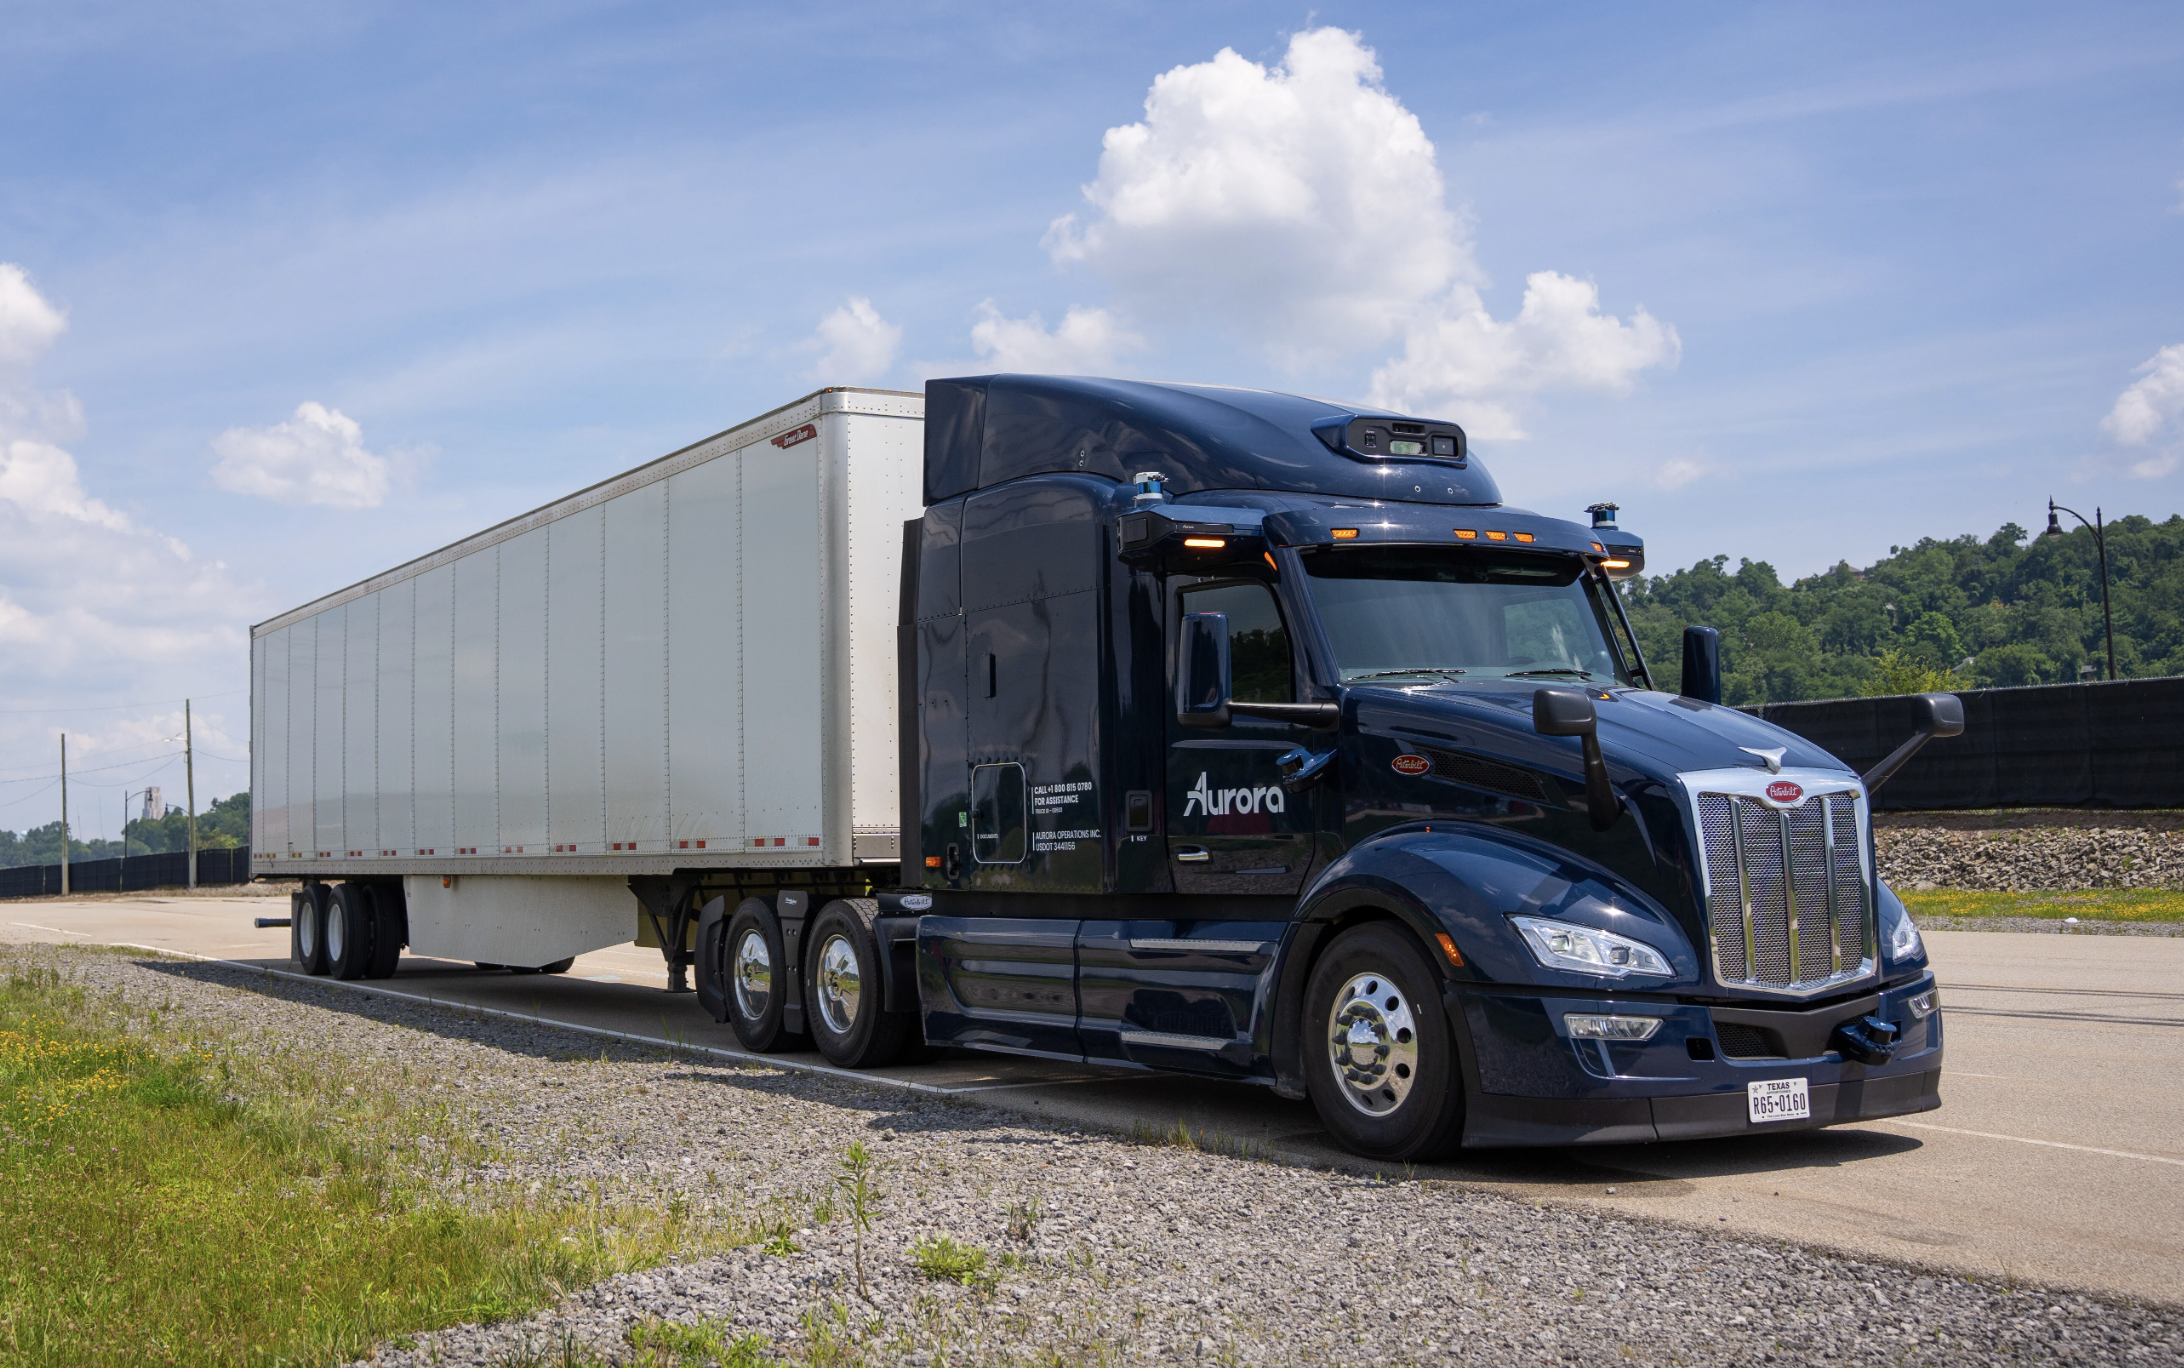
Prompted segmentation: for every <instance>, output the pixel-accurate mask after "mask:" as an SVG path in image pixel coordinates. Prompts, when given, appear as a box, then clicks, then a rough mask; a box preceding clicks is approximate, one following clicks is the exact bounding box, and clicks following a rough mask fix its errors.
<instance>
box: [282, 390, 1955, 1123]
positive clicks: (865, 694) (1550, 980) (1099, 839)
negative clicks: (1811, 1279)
mask: <svg viewBox="0 0 2184 1368" xmlns="http://www.w3.org/2000/svg"><path fill="white" fill-rule="evenodd" d="M1587 511H1588V513H1589V515H1590V516H1589V517H1588V518H1587V519H1584V520H1567V519H1560V518H1554V517H1548V516H1543V515H1540V514H1537V513H1531V512H1526V511H1523V510H1520V509H1516V508H1512V507H1509V506H1507V505H1506V504H1505V503H1504V502H1503V501H1502V497H1501V494H1500V491H1499V488H1498V486H1497V485H1496V483H1495V481H1494V478H1493V476H1492V475H1491V474H1490V473H1489V472H1488V471H1487V469H1486V468H1485V466H1484V465H1483V464H1482V462H1481V461H1480V460H1479V458H1478V457H1477V456H1475V455H1474V454H1473V453H1472V452H1471V450H1470V447H1469V443H1468V441H1467V439H1466V436H1465V434H1464V432H1463V430H1462V428H1461V427H1460V426H1459V425H1457V424H1454V423H1450V422H1445V421H1438V420H1433V419H1427V418H1419V417H1413V416H1407V415H1402V414H1396V413H1389V412H1383V411H1378V410H1374V409H1370V408H1363V407H1356V406H1348V405H1342V404H1336V403H1330V402H1325V401H1321V400H1316V399H1308V398H1302V397H1298V396H1294V395H1287V394H1278V393H1271V392H1266V391H1260V390H1251V389H1241V388H1232V387H1223V386H1213V385H1191V384H1169V383H1155V382H1144V381H1123V380H1107V379H1090V378H1065V377H1052V376H1027V375H994V376H983V377H970V378H957V379H942V380H934V381H931V382H929V383H928V384H927V385H926V387H925V390H924V392H923V393H922V394H916V393H901V392H894V391H884V390H872V389H856V388H832V389H826V390H822V391H820V392H818V393H816V394H812V395H809V396H807V397H805V398H803V399H801V400H798V401H797V402H796V403H793V404H790V405H787V406H786V407H783V408H780V409H777V410H775V411H773V412H771V413H768V414H765V415H763V416H761V417H759V418H757V419H754V420H752V421H751V422H748V423H745V424H743V425H741V426H739V427H736V428H732V429H730V430H728V431H726V432H723V433H720V434H718V435H716V436H713V437H711V438H708V439H706V440H705V441H703V442H700V443H697V444H696V445H694V446H691V447H688V448H685V449H683V450H681V451H677V452H674V453H672V454H670V455H668V456H665V457H662V458H661V459H659V460H657V461H654V462H652V463H650V464H648V465H644V466H640V467H638V468H637V469H635V470H632V471H629V472H628V473H626V474H623V475H620V476H617V477H615V478H613V479H611V480H608V481H605V482H603V483H601V484H598V485H594V486H592V487H591V488H588V489H585V490H582V491H579V492H578V493H576V494H572V495H570V496H569V497H567V498H565V499H562V500H560V501H558V502H556V503H552V504H549V505H547V506H546V507H543V508H540V509H538V510H536V511H534V512H531V513H528V514H525V515H524V516H522V517H519V518H515V519H512V520H510V521H508V522H506V523H502V524H500V525H499V526H496V527H493V528H490V529H488V530H486V531H484V532H481V533H479V534H477V535H476V536H473V537H471V538H468V539H467V540H464V541H461V542H458V543H456V544H454V545H452V546H449V547H446V548H444V549H442V550H439V551H436V552H433V553H432V554H430V555H427V556H424V557H421V558H419V559H417V560H414V561H411V562H409V563H407V564H405V565H402V566H399V567H397V568H395V569H393V570H390V571H388V572H386V573H384V574H382V575H378V576H375V577H373V578H372V579H369V580H366V581H364V582H362V583H360V584H356V585H352V586H350V587H349V588H346V589H342V590H340V591H338V592H335V593H332V594H329V595H327V596H325V597H323V598H320V599H317V600H315V601H313V602H311V603H308V604H305V605H303V606H302V607H299V608H297V609H295V610H293V611H291V612H288V613H284V614H282V615H280V616H279V617H276V618H273V619H271V620H270V621H267V622H264V623H261V624H259V625H258V626H257V627H255V628H254V629H253V630H252V636H251V669H252V746H251V766H252V791H253V794H254V800H255V801H254V807H253V822H254V831H253V841H252V857H251V858H252V861H253V865H254V871H253V872H254V874H255V875H256V876H257V877H261V878H268V879H286V880H293V881H295V882H296V885H297V886H296V888H295V890H294V891H293V894H292V909H291V916H290V918H289V920H290V924H291V931H290V934H291V944H292V951H293V954H294V957H295V960H296V963H297V965H298V966H299V967H300V968H301V969H302V970H304V971H305V972H307V973H312V974H330V975H334V976H337V977H344V978H360V977H373V976H385V975H388V974H391V973H393V972H394V971H395V969H396V968H397V966H398V963H399V959H400V956H401V955H402V953H403V952H404V951H405V950H407V951H408V953H410V954H411V955H413V956H426V957H436V958H438V959H442V960H448V959H452V960H457V961H471V962H475V963H477V964H479V965H481V966H483V967H486V968H489V969H495V970H499V969H507V970H510V971H513V972H518V973H535V972H544V973H552V972H558V971H561V970H565V969H566V968H568V966H569V965H570V963H571V961H572V960H573V958H574V957H575V956H577V955H579V954H582V953H585V952H586V951H589V950H593V949H597V948H601V947H605V946H608V945H613V944H619V943H624V942H627V941H630V940H631V939H633V938H634V939H635V940H636V941H637V942H638V943H639V944H644V945H653V946H657V947H659V948H660V951H661V953H662V955H663V957H664V959H665V962H666V965H667V968H668V973H669V990H670V991H684V992H689V993H691V994H692V995H693V998H694V1001H695V1003H696V1004H697V1005H698V1006H699V1007H701V1008H702V1009H703V1010H704V1011H705V1012H707V1013H708V1014H709V1015H711V1016H712V1017H713V1019H714V1020H715V1021H718V1022H724V1023H726V1024H728V1025H729V1026H730V1027H732V1029H733V1031H734V1033H735V1035H736V1037H737V1038H738V1039H739V1040H740V1041H741V1042H742V1044H743V1045H744V1046H745V1047H746V1048H747V1049H749V1050H751V1051H755V1052H761V1053H764V1052H774V1051H786V1050H795V1049H809V1048H816V1049H817V1050H818V1051H819V1052H820V1053H821V1054H822V1055H824V1056H825V1057H826V1058H827V1059H828V1060H830V1061H832V1062H833V1063H835V1064H836V1065H839V1066H843V1067H847V1068H856V1069H862V1068H876V1067H881V1066H885V1065H888V1064H890V1063H893V1062H896V1061H899V1060H901V1059H903V1058H904V1057H905V1056H906V1054H908V1053H909V1052H913V1051H918V1050H924V1049H935V1048H939V1049H966V1050H984V1051H999V1052H1002V1053H1006V1054H1012V1055H1024V1056H1032V1057H1036V1058H1040V1059H1048V1060H1055V1061H1062V1062H1065V1063H1067V1064H1070V1065H1076V1066H1083V1065H1087V1064H1090V1065H1102V1066H1108V1067H1112V1068H1115V1069H1121V1070H1147V1071H1157V1072H1164V1073H1180V1074H1189V1075H1195V1076H1198V1077H1203V1078H1211V1079H1221V1080H1228V1081H1233V1082H1236V1083H1241V1084H1254V1085H1261V1086H1265V1087H1268V1088H1271V1089H1272V1090H1273V1091H1274V1092H1275V1093H1277V1094H1278V1095H1280V1096H1283V1097H1287V1098H1292V1099H1306V1098H1308V1099H1310V1101H1311V1103H1312V1105H1313V1106H1314V1108H1315V1109H1316V1111H1317V1113H1318V1115H1319V1117H1320V1119H1321V1121H1322V1122H1323V1124H1324V1125H1325V1127H1326V1129H1327V1130H1328V1131H1329V1132H1330V1133H1331V1135H1332V1136H1333V1137H1334V1138H1335V1139H1336V1140H1337V1141H1338V1142H1339V1143H1341V1144H1342V1145H1344V1146H1346V1147H1348V1148H1349V1149H1351V1150H1352V1151H1354V1152H1356V1153H1359V1154H1362V1155H1365V1156H1369V1157H1373V1158H1378V1159H1386V1160H1402V1161H1413V1160H1421V1159H1430V1158H1433V1157H1436V1156H1444V1155H1446V1154H1448V1153H1450V1152H1452V1151H1453V1150H1455V1149H1457V1148H1459V1147H1462V1146H1507V1145H1563V1144H1585V1143H1594V1144H1597V1143H1618V1142H1634V1141H1655V1140H1674V1139H1683V1138H1692V1137H1702V1136H1722V1135H1738V1134H1745V1133H1755V1132H1756V1133H1771V1132H1777V1131H1790V1130H1797V1129H1802V1128H1807V1127H1814V1126H1825V1125H1830V1124H1837V1123H1842V1122H1849V1121H1860V1120H1870V1119H1874V1118H1878V1117H1885V1116H1894V1115H1900V1114H1905V1113H1911V1112H1917V1111H1922V1110H1927V1109H1931V1108H1934V1107H1936V1106H1938V1105H1939V1096H1938V1084H1939V1080H1940V1071H1941V1062H1942V1015H1941V1012H1940V1010H1939V999H1938V994H1937V990H1936V986H1935V979H1934V975H1933V973H1932V972H1931V969H1930V967H1929V965H1928V962H1927V957H1926V953H1925V950H1924V947H1923V945H1922V944H1921V942H1920V938H1919V935H1918V932H1917V929H1916V928H1915V927H1914V926H1913V924H1912V922H1911V920H1910V918H1909V917H1908V916H1907V915H1906V913H1905V910H1904V908H1903V905H1902V904H1901V903H1900V902H1899V901H1898V900H1897V898H1896V897H1895V895H1894V894H1893V893H1891V892H1890V890H1889V889H1888V887H1887V886H1886V884H1885V883H1884V882H1883V881H1882V880H1881V879H1880V877H1879V876H1878V873H1877V871H1876V869H1875V864H1874V853H1873V834H1872V819H1871V793H1872V791H1873V789H1874V788H1875V787H1876V786H1877V785H1878V784H1880V783H1881V782H1883V781H1884V780H1885V779H1886V778H1887V777H1888V775H1889V774H1891V773H1893V772H1894V770H1895V769H1896V768H1897V767H1899V766H1900V765H1901V764H1902V763H1903V762H1904V761H1905V760H1906V759H1908V758H1909V756H1910V755H1911V754H1912V753H1913V752H1914V751H1915V750H1916V749H1917V748H1918V746H1919V745H1920V744H1922V743H1923V742H1924V740H1925V739H1927V738H1928V737H1930V736H1934V735H1949V734H1953V732H1954V731H1955V730H1958V729H1961V726H1962V714H1961V709H1960V707H1959V705H1958V700H1956V699H1955V698H1954V697H1952V696H1950V695H1946V694H1937V695H1929V696H1926V697H1923V698H1921V699H1919V700H1917V709H1918V715H1919V718H1920V726H1919V728H1918V730H1917V732H1916V733H1915V734H1914V735H1912V736H1911V737H1909V738H1906V739H1905V741H1904V743H1903V745H1901V746H1900V747H1898V749H1897V751H1896V753H1895V754H1893V755H1891V756H1890V757H1889V758H1888V759H1887V760H1885V761H1883V762H1882V763H1881V765H1880V766H1878V767H1876V768H1875V769H1874V770H1873V771H1871V772H1869V773H1867V774H1865V775H1860V774H1857V773H1855V772H1853V771H1852V770H1851V769H1849V768H1848V767H1847V766H1845V765H1844V764H1843V763H1842V762H1841V761H1840V760H1838V759H1836V758H1835V757H1834V756H1832V755H1830V754H1828V753H1826V752H1825V751H1822V750H1820V749H1818V748H1816V747H1815V746H1813V745H1812V744H1810V743H1808V742H1806V741H1804V740H1802V739H1800V738H1799V737H1797V736H1795V735H1793V734H1791V733H1789V732H1787V731H1784V730H1782V729H1780V728H1778V727H1775V726H1772V725H1770V724H1768V723H1767V722H1765V721H1763V720H1761V719H1759V718H1757V717H1753V716H1750V715H1748V714H1746V713H1743V712H1740V711H1737V710H1736V709H1734V708H1729V707H1725V706H1723V705H1722V703H1721V673H1720V665H1719V652H1718V646H1719V642H1718V638H1717V637H1715V636H1714V635H1713V634H1712V633H1711V631H1710V630H1709V629H1707V628H1704V627H1693V628H1690V629H1687V630H1686V632H1685V636H1684V640H1683V643H1682V645H1683V659H1682V660H1681V662H1680V664H1681V675H1680V677H1679V678H1678V679H1677V680H1676V681H1675V683H1674V685H1673V686H1671V685H1670V684H1669V682H1668V681H1667V680H1665V679H1662V678H1660V677H1658V676H1657V674H1656V668H1657V667H1656V666H1655V665H1653V664H1651V663H1649V662H1648V661H1647V660H1646V659H1645V658H1644V655H1643V653H1642V652H1641V651H1640V649H1639V644H1638V640H1637V638H1636V636H1635V634H1634V633H1633V632H1632V630H1631V625H1630V622H1629V620H1628V618H1627V615H1626V613H1625V611H1624V606H1623V603H1622V599H1621V597H1620V595H1619V593H1618V589H1617V585H1618V584H1619V583H1620V582H1621V581H1623V580H1625V579H1628V578H1629V577H1631V576H1633V575H1636V574H1638V573H1640V572H1641V571H1642V570H1643V568H1644V565H1645V558H1644V557H1645V548H1644V541H1643V539H1642V538H1640V537H1638V536H1636V535H1633V534H1632V533H1629V532H1627V531H1625V530H1624V529H1623V528H1622V527H1621V526H1620V525H1619V523H1618V521H1617V517H1618V512H1619V510H1618V509H1617V507H1616V505H1614V504H1612V503H1605V502H1603V503H1599V504H1595V505H1593V506H1592V507H1591V508H1590V509H1588V510H1587Z"/></svg>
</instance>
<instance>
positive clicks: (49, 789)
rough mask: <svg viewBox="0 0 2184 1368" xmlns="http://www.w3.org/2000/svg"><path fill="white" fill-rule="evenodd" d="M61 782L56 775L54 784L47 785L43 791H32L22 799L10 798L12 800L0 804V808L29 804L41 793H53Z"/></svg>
mask: <svg viewBox="0 0 2184 1368" xmlns="http://www.w3.org/2000/svg"><path fill="white" fill-rule="evenodd" d="M60 782H61V781H60V777H59V776H58V775H56V776H55V777H54V779H53V782H52V783H50V784H47V785H46V786H45V787H44V788H42V789H32V790H31V791H30V792H29V793H26V794H24V795H23V796H22V797H20V798H10V799H8V801H6V802H5V803H0V808H11V807H14V806H15V805H16V804H17V803H27V802H29V801H30V800H31V799H33V798H35V797H37V796H38V795H39V794H41V793H50V792H52V791H53V789H54V788H55V787H57V786H58V785H59V784H60Z"/></svg>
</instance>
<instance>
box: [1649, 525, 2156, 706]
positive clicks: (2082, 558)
mask: <svg viewBox="0 0 2184 1368" xmlns="http://www.w3.org/2000/svg"><path fill="white" fill-rule="evenodd" d="M2107 533H2108V574H2109V595H2110V599H2111V601H2112V605H2113V607H2114V610H2115V618H2116V667H2117V672H2118V674H2119V675H2120V676H2121V677H2122V678H2125V679H2130V678H2133V677H2138V676H2145V675H2169V674H2184V516H2174V515H2172V516H2171V517H2170V518H2169V519H2168V520H2167V521H2166V522H2160V523H2156V522H2153V521H2150V520H2149V519H2146V518H2142V517H2126V518H2122V519H2119V520H2117V521H2116V522H2113V523H2110V524H2109V525H2108V529H2107ZM1889 550H1890V555H1889V556H1888V557H1887V559H1885V560H1882V561H1879V562H1876V563H1875V564H1873V565H1871V566H1868V567H1867V568H1865V569H1863V570H1854V569H1852V568H1851V567H1850V565H1849V564H1848V563H1847V562H1846V563H1842V564H1838V565H1837V566H1836V567H1835V568H1834V569H1832V570H1829V571H1826V572H1824V573H1822V574H1818V575H1814V576H1811V577H1810V578H1807V579H1801V580H1799V581H1797V582H1796V583H1794V584H1789V585H1785V584H1783V583H1782V582H1781V581H1780V580H1779V579H1778V578H1777V577H1776V575H1775V571H1774V568H1773V567H1772V566H1770V565H1768V564H1767V563H1766V562H1764V561H1749V560H1747V561H1743V562H1740V563H1739V565H1738V567H1737V568H1736V569H1735V570H1733V571H1732V570H1730V569H1729V568H1728V559H1729V558H1728V557H1726V556H1716V557H1714V558H1713V559H1712V560H1705V561H1700V562H1699V563H1698V564H1697V565H1694V566H1692V567H1691V568H1690V569H1688V570H1678V571H1675V572H1674V573H1672V574H1667V575H1657V576H1641V577H1639V578H1638V579H1635V580H1632V581H1630V582H1629V583H1628V584H1626V585H1625V586H1624V601H1625V603H1626V604H1627V605H1628V606H1629V609H1630V615H1631V621H1632V623H1633V625H1634V626H1635V627H1636V628H1637V630H1638V639H1639V644H1640V645H1641V646H1642V647H1643V648H1644V650H1645V653H1646V660H1647V661H1648V662H1649V663H1650V664H1651V665H1652V666H1653V668H1654V671H1655V673H1656V675H1657V677H1658V679H1659V681H1660V682H1661V683H1662V684H1663V685H1664V686H1665V687H1667V688H1670V689H1673V688H1675V687H1676V685H1677V678H1678V670H1679V663H1680V662H1681V660H1682V658H1683V648H1682V645H1681V640H1680V638H1681V636H1682V633H1683V629H1684V627H1685V625H1686V624H1689V623H1703V624H1704V625H1706V626H1709V627H1715V628H1719V629H1720V631H1721V649H1722V675H1723V679H1722V695H1723V701H1724V702H1727V703H1769V702H1783V701H1787V700H1790V699H1799V698H1843V697H1848V696H1851V695H1856V694H1872V693H1899V692H1912V691H1916V690H1921V689H1929V688H1951V687H1954V688H1985V687H1991V686H1997V685H2011V684H2054V683H2058V682H2065V681H2073V680H2076V679H2077V678H2079V667H2080V666H2081V665H2094V666H2097V667H2098V668H2099V671H2100V676H2101V677H2106V675H2107V655H2106V649H2105V647H2104V645H2103V641H2102V634H2101V591H2100V571H2099V566H2098V562H2097V561H2096V559H2095V556H2094V546H2093V534H2092V533H2091V532H2089V531H2085V530H2083V529H2079V530H2077V531H2073V532H2070V533H2068V534H2066V535H2064V536H2061V537H2028V536H2027V535H2026V532H2025V529H2024V528H2022V527H2019V526H2018V525H2017V524H2015V523H2010V524H2008V525H2006V526H2004V527H2003V528H2002V529H2001V530H2000V531H1998V532H1996V533H1995V534H1994V535H1993V536H1991V537H1989V538H1987V539H1986V540H1984V541H1981V540H1979V539H1978V538H1976V537H1971V536H1964V537H1958V538H1955V539H1953V540H1950V541H1935V540H1933V539H1932V538H1927V539H1924V540H1922V541H1920V542H1919V544H1918V545H1916V546H1904V547H1891V548H1889ZM1967 661H1969V663H1966V662H1967Z"/></svg>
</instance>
